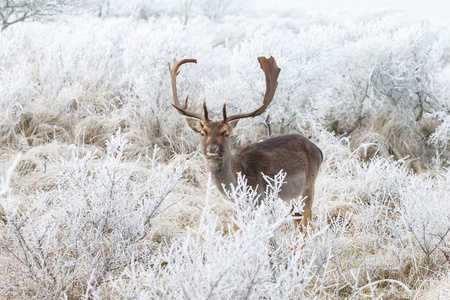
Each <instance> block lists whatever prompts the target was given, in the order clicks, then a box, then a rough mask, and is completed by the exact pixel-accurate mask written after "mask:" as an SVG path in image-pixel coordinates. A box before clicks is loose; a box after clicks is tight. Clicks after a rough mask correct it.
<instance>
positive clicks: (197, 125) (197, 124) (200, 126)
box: [186, 118, 203, 133]
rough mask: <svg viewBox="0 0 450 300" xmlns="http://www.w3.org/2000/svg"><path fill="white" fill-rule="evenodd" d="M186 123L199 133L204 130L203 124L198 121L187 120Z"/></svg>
mask: <svg viewBox="0 0 450 300" xmlns="http://www.w3.org/2000/svg"><path fill="white" fill-rule="evenodd" d="M186 123H188V125H189V127H191V129H192V130H194V131H195V132H197V133H200V132H202V130H203V123H202V122H200V121H199V120H197V119H192V118H186Z"/></svg>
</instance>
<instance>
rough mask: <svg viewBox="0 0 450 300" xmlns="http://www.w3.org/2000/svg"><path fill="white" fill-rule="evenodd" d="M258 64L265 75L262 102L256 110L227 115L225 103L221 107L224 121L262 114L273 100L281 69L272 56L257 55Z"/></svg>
mask: <svg viewBox="0 0 450 300" xmlns="http://www.w3.org/2000/svg"><path fill="white" fill-rule="evenodd" d="M258 61H259V64H260V66H261V69H262V70H263V71H264V74H265V76H266V93H265V95H264V100H263V104H262V105H261V106H260V107H259V108H258V109H256V110H254V111H252V112H249V113H245V114H237V115H232V116H229V117H226V115H227V114H226V108H225V105H224V107H223V116H224V122H230V121H233V120H236V119H243V118H249V117H256V116H259V115H260V114H262V113H263V112H264V111H265V110H266V108H267V106H269V104H270V102H272V100H273V96H274V95H275V90H276V89H277V85H278V82H277V79H278V75H280V71H281V69H280V68H278V66H277V62H276V61H275V58H273V57H272V56H271V57H270V58H269V59H267V58H265V57H262V56H261V57H258Z"/></svg>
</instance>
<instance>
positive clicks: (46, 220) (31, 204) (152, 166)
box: [0, 132, 183, 298]
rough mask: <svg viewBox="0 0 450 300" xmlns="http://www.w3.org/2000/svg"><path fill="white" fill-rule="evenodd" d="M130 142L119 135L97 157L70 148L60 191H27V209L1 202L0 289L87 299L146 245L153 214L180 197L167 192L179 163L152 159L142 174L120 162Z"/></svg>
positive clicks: (174, 182) (6, 200) (14, 293)
mask: <svg viewBox="0 0 450 300" xmlns="http://www.w3.org/2000/svg"><path fill="white" fill-rule="evenodd" d="M128 147H129V142H128V141H127V140H126V139H124V138H123V137H122V136H121V134H120V132H118V134H117V135H116V136H114V137H112V138H111V140H110V141H109V142H108V143H107V145H106V149H107V151H106V155H105V157H104V158H103V159H99V158H97V157H96V156H95V154H94V153H89V154H88V155H85V156H83V157H78V156H77V154H76V153H74V157H73V159H72V160H70V161H63V162H62V163H63V164H64V165H65V172H64V174H61V175H62V176H61V179H60V180H59V184H58V188H57V189H55V190H53V191H51V192H44V191H37V192H36V193H33V194H31V195H30V196H29V197H28V203H27V204H26V207H18V206H17V204H16V203H15V202H14V199H12V198H11V199H10V198H9V197H4V198H3V199H1V206H2V210H3V212H4V216H3V219H2V223H1V224H0V230H1V233H2V236H1V239H0V245H1V247H2V252H1V253H2V257H1V264H2V265H3V268H2V272H0V276H1V278H2V279H1V282H2V283H1V285H0V289H1V291H2V293H5V294H6V295H11V296H13V297H18V296H21V297H30V296H34V297H42V298H59V297H72V296H74V297H79V296H82V295H85V296H86V297H90V295H96V294H97V293H98V288H99V287H100V286H101V285H102V284H103V283H104V282H105V280H108V278H109V277H110V276H113V274H114V273H115V272H119V271H120V270H121V269H122V268H123V267H124V266H126V265H127V263H128V262H129V259H130V257H131V256H133V255H137V256H140V255H141V254H142V253H146V252H148V251H150V250H151V247H153V245H152V242H151V237H152V234H153V231H152V226H154V224H153V222H154V219H155V218H156V217H157V216H158V215H159V213H160V212H162V211H164V210H165V209H167V208H168V207H170V206H171V205H173V204H174V203H176V202H178V201H179V200H181V199H182V196H174V195H171V192H172V191H173V189H174V188H175V186H176V185H177V183H178V182H179V180H180V177H181V174H182V172H183V167H182V166H178V167H176V166H162V165H161V164H160V163H159V162H157V159H156V157H153V158H151V159H150V161H149V172H148V173H147V174H140V173H139V172H138V170H137V169H136V164H137V163H138V162H134V163H127V162H125V161H124V154H125V152H126V151H127V148H128ZM139 253H141V254H139Z"/></svg>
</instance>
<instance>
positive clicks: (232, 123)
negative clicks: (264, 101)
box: [228, 119, 239, 132]
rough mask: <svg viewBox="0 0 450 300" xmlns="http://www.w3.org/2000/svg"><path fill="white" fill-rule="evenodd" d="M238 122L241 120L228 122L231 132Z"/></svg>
mask: <svg viewBox="0 0 450 300" xmlns="http://www.w3.org/2000/svg"><path fill="white" fill-rule="evenodd" d="M238 122H239V119H237V120H234V121H230V122H228V130H229V131H230V132H232V131H233V129H234V127H236V125H237V123H238Z"/></svg>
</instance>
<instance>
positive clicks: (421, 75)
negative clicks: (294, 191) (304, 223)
mask: <svg viewBox="0 0 450 300" xmlns="http://www.w3.org/2000/svg"><path fill="white" fill-rule="evenodd" d="M182 2H183V3H184V4H185V5H186V6H185V9H187V14H189V16H187V15H184V17H183V16H181V17H180V15H177V14H180V11H174V9H178V8H176V7H177V3H176V2H172V3H167V4H165V5H166V6H165V7H162V6H161V7H160V6H159V5H160V4H161V3H162V1H154V2H152V4H155V5H150V6H151V7H145V5H144V4H145V3H144V2H142V1H139V3H140V4H143V5H142V6H141V5H137V4H139V3H138V2H135V1H129V2H127V3H125V2H123V3H122V2H120V1H95V3H97V4H99V5H100V6H99V8H98V9H99V10H101V14H102V18H98V16H95V17H93V16H88V15H86V16H83V17H76V18H74V17H70V18H65V21H64V23H49V24H44V23H37V22H33V23H30V24H26V23H23V24H16V25H15V26H12V27H10V28H8V30H4V31H2V32H1V33H0V95H1V97H0V108H1V109H0V160H1V161H0V168H2V169H1V170H0V175H2V176H3V175H4V174H7V175H6V177H5V181H4V182H3V183H2V186H1V190H2V193H3V195H2V196H0V206H1V209H0V216H1V218H2V221H1V223H0V242H1V245H0V264H1V265H2V268H0V297H12V298H20V297H22V298H29V296H30V295H33V296H35V297H40V298H56V297H66V296H67V297H74V298H81V297H85V298H121V297H140V298H151V297H154V298H170V297H172V298H180V297H189V296H190V297H194V298H208V297H216V298H261V297H267V298H275V299H278V298H333V299H334V298H365V297H366V298H380V297H382V298H411V297H416V296H417V297H420V295H426V292H427V290H428V289H432V288H433V286H434V284H431V283H429V282H430V281H434V280H438V281H439V282H438V283H437V285H439V286H440V287H441V290H442V292H441V293H438V294H439V295H447V294H448V288H447V290H445V289H446V287H448V284H447V285H446V282H448V261H447V259H446V257H445V255H444V254H446V253H449V250H448V247H449V236H448V233H447V230H448V218H449V216H448V207H447V203H449V198H448V197H449V196H448V195H449V194H450V193H449V191H448V186H450V183H449V178H450V176H449V172H448V170H447V169H446V168H445V167H446V159H448V131H449V129H448V127H449V124H448V120H447V119H448V111H449V107H448V105H449V103H448V97H447V96H448V91H449V89H448V88H447V85H448V77H449V74H450V73H449V71H448V64H447V62H446V59H447V57H448V53H447V52H448V50H446V49H448V47H447V44H448V42H446V41H448V36H449V34H448V33H449V31H448V29H447V26H446V25H445V24H443V23H441V22H440V21H433V22H421V23H416V22H412V21H410V20H407V19H405V18H404V17H403V16H401V15H399V14H395V13H381V14H374V15H357V16H355V15H345V21H343V20H344V18H343V16H338V17H333V16H317V15H316V16H314V15H310V14H308V13H298V12H289V13H286V14H279V13H277V12H276V11H272V12H270V13H269V14H267V13H263V12H250V11H243V12H242V15H239V16H230V15H228V16H224V17H223V18H222V19H221V20H220V21H219V22H214V21H211V20H210V19H208V18H207V17H204V16H200V15H201V14H202V13H201V11H200V10H197V8H198V7H197V8H195V9H192V7H191V9H192V10H189V9H190V8H189V3H190V1H182ZM197 4H198V3H197ZM108 5H109V8H108ZM171 5H173V6H171ZM194 6H195V5H194ZM108 9H109V12H107V10H108ZM147 9H148V10H147ZM250 9H251V8H250ZM97 12H98V11H97ZM104 16H106V17H104ZM120 16H133V17H131V18H128V17H127V18H123V17H120ZM146 18H147V19H146ZM184 18H188V19H184ZM180 20H181V22H180ZM94 28H95V29H94ZM270 55H272V56H274V57H275V58H276V60H277V64H278V65H279V66H280V68H281V69H282V71H281V73H280V77H279V84H278V88H277V92H276V94H275V98H274V100H273V103H272V104H271V105H270V106H269V107H268V109H267V110H266V111H265V113H264V114H263V115H261V116H259V117H257V118H254V119H245V120H242V121H240V123H239V126H237V128H236V129H235V130H234V132H233V139H234V141H235V144H236V145H241V144H245V143H248V142H255V141H258V140H260V139H263V138H266V137H268V136H274V135H279V134H284V133H294V132H295V133H302V134H304V135H306V136H308V138H310V139H311V140H312V141H313V142H314V143H316V144H317V145H318V146H319V147H320V148H321V149H322V150H323V153H324V162H323V164H322V167H321V171H320V173H319V177H318V179H317V182H316V193H315V203H314V205H313V221H312V226H311V227H310V228H309V229H308V230H307V232H308V234H307V236H303V235H302V234H301V233H300V231H299V230H294V229H293V228H292V226H291V224H290V223H291V222H290V206H289V205H287V203H283V202H281V201H278V199H277V197H276V194H277V193H276V191H277V190H279V189H280V188H281V189H282V188H283V186H282V184H281V183H282V181H283V179H282V176H281V174H280V176H279V177H277V178H275V179H271V180H272V181H270V182H271V183H272V189H269V190H268V191H267V193H266V194H265V195H263V196H261V197H260V199H259V200H261V202H262V205H260V206H255V202H256V198H255V197H256V195H255V194H254V193H253V192H252V191H251V189H249V187H247V186H246V185H245V182H244V181H243V180H242V181H241V180H240V181H239V185H238V186H237V187H235V189H234V190H231V191H230V197H231V198H233V199H234V202H235V203H234V205H233V203H231V204H230V202H229V201H223V196H222V195H221V194H219V193H218V192H217V191H216V190H215V189H213V188H212V187H210V186H209V185H208V180H207V174H206V173H205V172H204V168H203V164H202V158H201V155H200V154H199V153H198V151H196V149H197V145H198V140H197V139H198V137H196V136H195V135H194V134H193V133H192V132H191V131H190V130H189V128H188V126H186V124H185V122H184V120H183V118H182V117H180V115H179V114H178V113H177V112H176V111H175V109H173V108H172V107H171V105H170V104H171V102H172V95H171V86H170V76H169V73H168V66H167V63H168V62H172V60H173V59H174V58H176V59H182V58H196V59H197V60H198V63H197V64H189V65H184V66H183V67H182V68H181V69H180V74H179V75H178V92H179V96H180V97H186V96H188V95H189V100H190V101H189V103H190V109H192V110H195V111H197V110H201V103H202V101H203V100H206V103H207V105H208V108H209V109H210V112H211V113H210V115H211V117H212V118H221V107H222V104H223V101H224V100H227V105H228V110H229V112H230V113H239V112H243V111H247V110H249V109H251V108H257V107H258V106H259V105H260V104H261V101H262V99H263V94H264V90H265V82H264V74H263V72H262V71H261V69H260V67H259V65H258V63H257V60H256V58H257V57H258V56H267V57H268V56H270ZM118 128H120V132H121V134H120V135H116V136H115V137H113V138H112V139H111V136H112V135H114V134H115V133H116V131H117V129H118ZM121 135H124V136H126V137H127V139H128V140H129V142H126V141H125V140H124V139H123V137H121ZM107 141H108V143H106V142H107ZM155 145H159V147H160V148H159V150H156V148H155V147H154V146H155ZM125 148H126V150H125ZM19 150H20V151H21V152H22V153H23V155H22V159H21V160H20V161H19V162H18V163H17V167H16V170H17V171H16V172H14V173H11V171H8V172H7V171H6V169H7V168H8V166H9V165H10V164H11V163H10V162H11V161H13V157H15V156H16V153H17V152H18V151H19ZM155 152H156V154H155ZM436 153H437V154H438V155H439V157H438V158H436V159H435V160H434V161H432V160H431V158H435V155H436ZM158 154H159V155H160V160H156V157H157V156H158ZM408 155H409V156H410V157H409V158H406V156H408ZM430 161H432V162H433V163H434V165H433V166H430V165H428V167H430V168H426V167H427V163H429V162H430ZM178 164H180V165H182V166H183V167H179V166H178ZM417 165H419V166H418V167H417ZM411 166H415V167H413V168H412V169H413V170H414V171H415V172H416V173H418V174H415V173H413V172H412V171H411V168H410V167H411ZM431 167H432V168H431ZM181 177H183V179H185V180H183V181H182V182H181V184H180V181H181ZM8 182H9V183H8ZM177 183H178V184H177ZM175 184H177V187H176V189H174V188H175ZM205 194H206V196H205ZM182 198H183V199H184V201H181V202H179V203H178V204H177V205H172V206H171V204H174V203H177V201H178V200H180V199H182ZM205 200H206V203H205ZM166 208H167V209H166ZM234 209H236V218H237V219H236V220H235V222H236V225H237V226H238V227H239V228H240V229H239V231H238V232H237V233H235V234H234V235H232V234H231V233H230V228H231V224H232V222H233V217H232V215H233V210H234ZM296 209H301V205H298V206H297V208H296ZM302 247H303V250H302V251H300V249H301V248H302Z"/></svg>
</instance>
